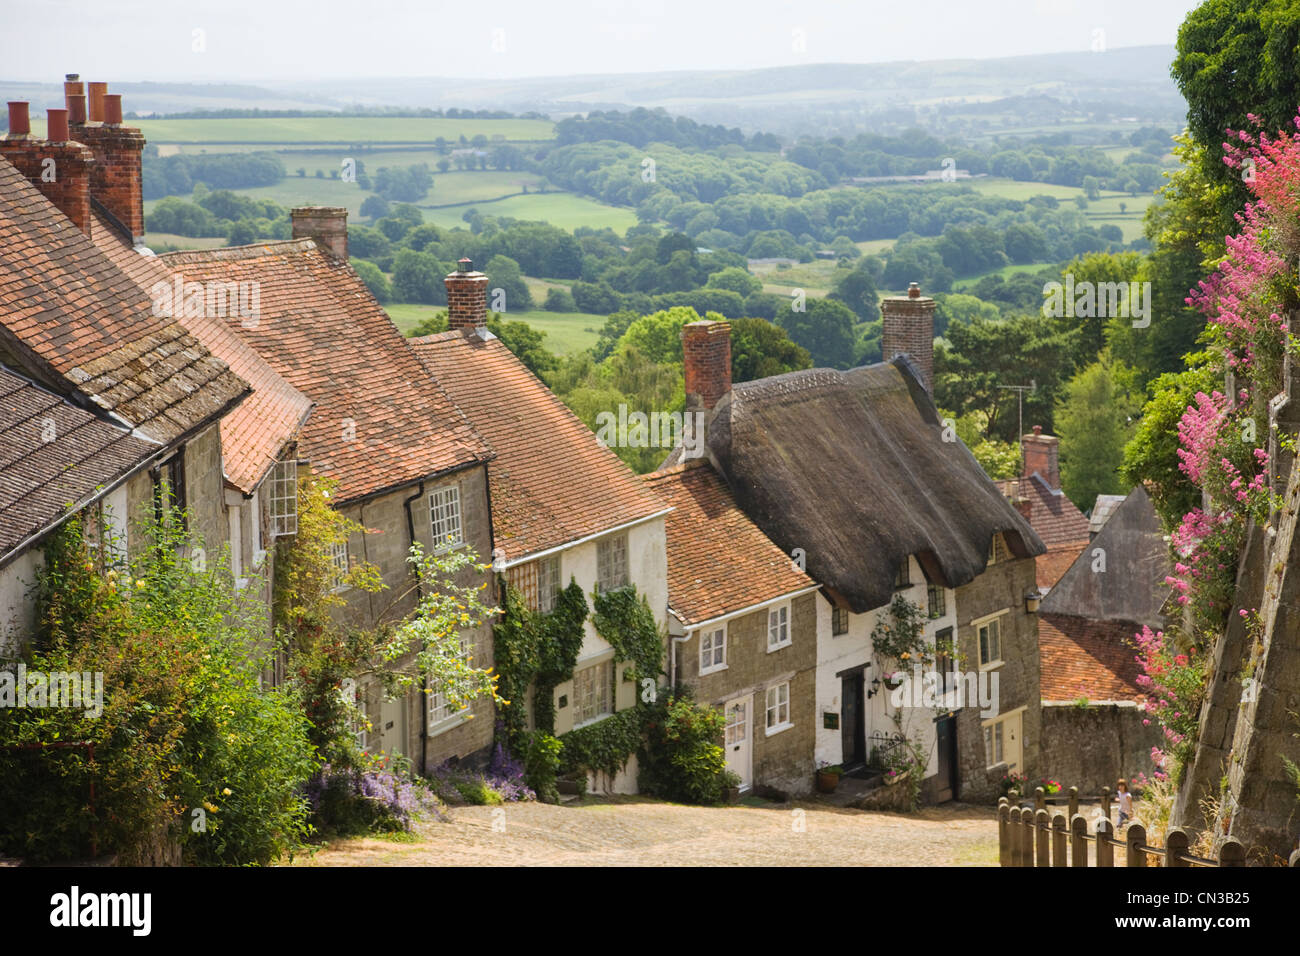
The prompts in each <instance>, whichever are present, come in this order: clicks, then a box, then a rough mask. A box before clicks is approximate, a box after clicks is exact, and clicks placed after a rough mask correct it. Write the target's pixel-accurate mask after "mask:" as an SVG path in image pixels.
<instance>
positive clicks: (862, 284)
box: [830, 259, 880, 322]
mask: <svg viewBox="0 0 1300 956" xmlns="http://www.w3.org/2000/svg"><path fill="white" fill-rule="evenodd" d="M874 271H875V263H872V262H868V261H867V260H866V259H864V260H862V261H861V262H859V263H858V264H857V265H856V266H854V267H853V269H852V271H850V272H849V273H847V274H846V275H843V276H841V277H840V278H839V279H837V280H836V281H835V286H834V288H833V289H832V290H831V295H830V297H831V298H832V299H835V300H836V301H839V302H843V303H844V304H845V305H847V306H848V307H849V308H850V309H852V310H853V314H854V315H856V316H857V317H858V320H859V321H862V322H871V321H873V320H874V319H878V318H880V305H879V298H878V296H877V293H876V280H875V277H874V275H873V273H874Z"/></svg>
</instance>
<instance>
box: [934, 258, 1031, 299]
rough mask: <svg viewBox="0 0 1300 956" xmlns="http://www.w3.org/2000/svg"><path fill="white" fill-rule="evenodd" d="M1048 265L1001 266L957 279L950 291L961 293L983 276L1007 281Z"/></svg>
mask: <svg viewBox="0 0 1300 956" xmlns="http://www.w3.org/2000/svg"><path fill="white" fill-rule="evenodd" d="M1049 265H1050V263H1046V262H1033V263H1029V264H1022V265H1010V266H1003V267H1002V268H1001V269H994V270H992V271H991V272H985V273H982V274H981V275H977V276H969V277H967V278H965V279H958V280H957V281H955V282H954V283H953V284H952V290H953V291H954V292H963V291H965V290H966V289H969V288H970V287H971V286H973V285H974V284H975V283H977V282H979V281H980V279H983V278H984V277H985V276H1002V278H1004V279H1007V278H1010V277H1011V276H1013V275H1016V274H1017V273H1019V272H1037V271H1038V270H1039V269H1045V268H1047V267H1048V266H1049Z"/></svg>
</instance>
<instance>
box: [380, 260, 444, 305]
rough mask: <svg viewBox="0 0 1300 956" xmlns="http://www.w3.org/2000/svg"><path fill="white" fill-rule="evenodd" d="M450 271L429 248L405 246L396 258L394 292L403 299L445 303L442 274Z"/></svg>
mask: <svg viewBox="0 0 1300 956" xmlns="http://www.w3.org/2000/svg"><path fill="white" fill-rule="evenodd" d="M449 271H450V270H449V269H448V268H447V267H446V266H445V265H444V264H443V263H441V262H439V261H438V260H437V259H435V258H434V257H433V256H431V255H429V253H427V252H415V251H414V250H412V249H402V250H401V251H399V252H398V253H397V255H396V256H395V257H394V259H393V295H394V296H395V297H396V298H397V299H398V301H400V302H424V303H427V304H429V305H446V304H447V287H446V286H445V285H444V284H443V278H444V277H445V276H446V275H447V273H448V272H449Z"/></svg>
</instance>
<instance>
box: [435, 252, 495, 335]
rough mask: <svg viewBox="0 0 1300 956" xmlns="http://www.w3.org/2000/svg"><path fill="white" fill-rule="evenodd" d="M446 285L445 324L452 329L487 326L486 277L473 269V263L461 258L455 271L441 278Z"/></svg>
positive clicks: (473, 328) (470, 328)
mask: <svg viewBox="0 0 1300 956" xmlns="http://www.w3.org/2000/svg"><path fill="white" fill-rule="evenodd" d="M443 282H444V284H445V285H446V286H447V324H448V325H449V326H450V327H451V328H452V329H469V330H470V331H473V330H475V329H481V328H485V327H486V326H487V292H488V277H487V276H485V275H484V274H483V273H481V272H475V271H474V263H472V262H471V261H470V260H468V259H461V260H460V261H459V262H457V263H456V271H455V272H451V273H448V275H447V278H446V279H444V280H443Z"/></svg>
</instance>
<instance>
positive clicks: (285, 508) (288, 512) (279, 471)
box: [271, 461, 298, 538]
mask: <svg viewBox="0 0 1300 956" xmlns="http://www.w3.org/2000/svg"><path fill="white" fill-rule="evenodd" d="M297 533H298V462H296V461H279V462H276V464H275V467H274V468H273V469H272V470H271V534H272V536H273V537H277V538H278V537H281V536H282V535H291V534H297Z"/></svg>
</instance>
